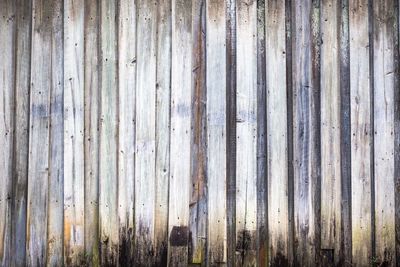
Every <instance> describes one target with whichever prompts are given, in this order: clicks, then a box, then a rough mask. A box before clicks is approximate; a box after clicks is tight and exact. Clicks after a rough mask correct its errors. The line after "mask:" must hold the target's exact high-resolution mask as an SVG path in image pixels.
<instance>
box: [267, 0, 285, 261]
mask: <svg viewBox="0 0 400 267" xmlns="http://www.w3.org/2000/svg"><path fill="white" fill-rule="evenodd" d="M265 14H266V29H267V31H266V59H267V60H266V81H267V83H266V84H267V102H266V109H267V162H268V163H267V166H268V228H269V230H268V236H269V254H270V257H269V258H270V264H272V265H274V264H275V265H280V264H285V262H284V261H285V260H286V264H287V260H288V247H289V243H288V242H289V214H288V213H289V206H288V204H289V200H288V190H289V188H288V142H287V140H288V137H287V130H288V129H287V102H286V100H287V89H288V88H287V86H286V84H287V81H286V29H285V19H286V18H285V3H284V2H283V1H268V2H267V4H266V12H265ZM278 66H279V67H278Z"/></svg>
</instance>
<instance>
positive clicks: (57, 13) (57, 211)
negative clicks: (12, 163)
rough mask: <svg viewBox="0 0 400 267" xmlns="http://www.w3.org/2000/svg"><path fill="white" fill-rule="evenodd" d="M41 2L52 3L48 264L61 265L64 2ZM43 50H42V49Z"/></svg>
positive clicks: (46, 55) (47, 54)
mask: <svg viewBox="0 0 400 267" xmlns="http://www.w3.org/2000/svg"><path fill="white" fill-rule="evenodd" d="M43 4H44V6H49V5H50V6H51V5H53V13H52V15H51V16H49V18H51V19H52V21H51V22H50V23H49V24H50V25H52V27H53V29H52V32H51V40H50V44H51V46H50V49H51V50H50V51H51V52H50V56H49V53H46V54H43V56H45V57H49V59H50V60H49V65H50V67H51V78H50V86H51V87H50V89H51V91H50V96H49V100H50V125H49V130H50V136H49V144H50V148H49V176H48V179H49V184H48V186H49V191H48V194H49V198H48V215H47V216H48V221H47V227H48V229H47V264H48V265H50V266H60V265H62V264H63V235H64V233H63V229H64V225H63V211H64V206H63V202H64V201H63V200H64V193H63V189H64V186H63V185H64V121H63V117H64V113H63V105H64V83H63V82H64V69H63V67H64V66H63V60H64V49H63V41H64V40H63V6H62V3H61V2H60V1H54V2H52V3H51V4H49V2H48V1H47V2H46V3H43ZM43 51H45V50H43Z"/></svg>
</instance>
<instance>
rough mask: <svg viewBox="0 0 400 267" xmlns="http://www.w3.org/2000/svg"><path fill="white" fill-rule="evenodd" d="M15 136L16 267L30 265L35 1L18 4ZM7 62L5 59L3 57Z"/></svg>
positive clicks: (13, 244) (14, 250)
mask: <svg viewBox="0 0 400 267" xmlns="http://www.w3.org/2000/svg"><path fill="white" fill-rule="evenodd" d="M16 6H17V9H16V17H15V19H16V27H17V32H16V41H15V50H16V51H15V93H14V94H15V99H14V100H15V101H14V103H15V115H14V116H15V121H14V123H15V126H14V129H15V134H14V156H13V160H14V167H13V168H14V170H13V179H14V182H13V207H14V212H13V214H12V216H13V217H12V225H13V227H12V233H11V234H12V236H11V244H12V252H13V263H12V265H14V266H24V265H25V264H26V249H25V247H26V206H27V202H26V201H27V199H26V195H27V187H28V184H27V183H28V153H29V95H30V71H31V69H30V59H31V24H32V19H31V15H32V1H29V0H19V1H16ZM3 58H4V57H3Z"/></svg>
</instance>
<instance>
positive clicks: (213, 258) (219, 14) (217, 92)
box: [206, 0, 227, 265]
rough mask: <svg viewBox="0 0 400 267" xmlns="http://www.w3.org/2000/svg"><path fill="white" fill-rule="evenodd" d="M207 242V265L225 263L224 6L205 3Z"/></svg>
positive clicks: (218, 2) (212, 2)
mask: <svg viewBox="0 0 400 267" xmlns="http://www.w3.org/2000/svg"><path fill="white" fill-rule="evenodd" d="M206 7H207V11H206V14H207V18H206V30H207V33H206V40H207V41H206V60H207V63H206V70H207V71H206V77H207V79H206V81H207V104H206V107H207V178H208V180H207V181H208V184H207V186H208V225H209V227H208V236H207V237H208V239H207V241H208V245H207V249H208V252H207V254H208V255H207V257H208V263H209V264H210V265H214V264H217V263H219V264H221V263H224V262H226V257H227V251H226V238H227V236H226V223H227V222H226V166H227V164H226V160H227V154H226V145H227V140H226V136H227V134H226V131H227V129H226V127H227V125H226V122H227V120H226V52H225V48H226V22H225V12H226V10H225V9H226V6H225V3H224V1H218V0H208V1H207V2H206Z"/></svg>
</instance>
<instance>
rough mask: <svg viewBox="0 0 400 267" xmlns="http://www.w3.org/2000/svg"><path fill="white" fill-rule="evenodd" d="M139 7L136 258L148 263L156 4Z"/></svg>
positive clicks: (152, 218) (152, 192) (151, 242)
mask: <svg viewBox="0 0 400 267" xmlns="http://www.w3.org/2000/svg"><path fill="white" fill-rule="evenodd" d="M137 10H138V17H137V18H138V19H137V27H138V31H137V51H140V53H138V54H137V84H136V158H135V223H136V228H135V230H136V237H135V239H136V240H135V243H136V246H137V256H136V259H135V260H136V264H139V265H140V264H142V265H143V266H145V265H146V266H149V265H151V264H153V261H154V258H153V257H152V256H151V254H150V252H151V251H153V250H154V227H155V213H154V212H155V186H156V184H155V183H156V180H155V176H156V172H155V169H156V168H155V164H156V132H155V130H156V126H155V125H156V55H157V54H156V53H157V50H156V49H157V42H156V41H157V40H156V36H157V33H156V31H157V5H156V2H155V1H146V0H142V1H138V3H137Z"/></svg>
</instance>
